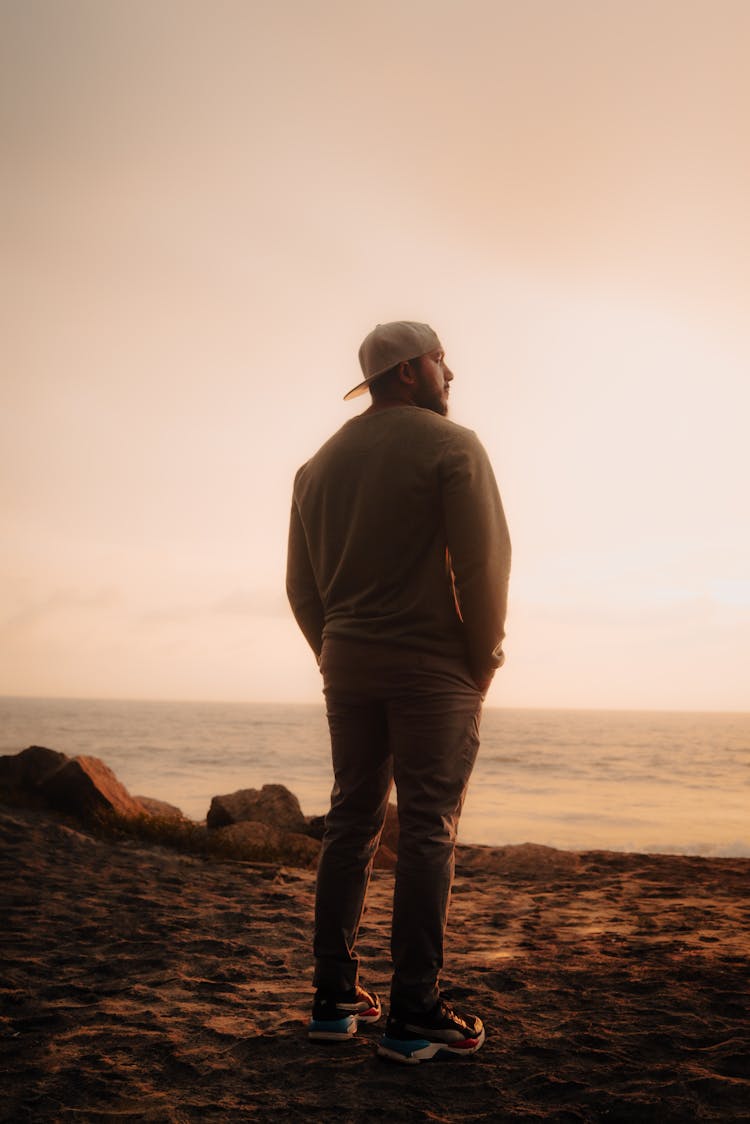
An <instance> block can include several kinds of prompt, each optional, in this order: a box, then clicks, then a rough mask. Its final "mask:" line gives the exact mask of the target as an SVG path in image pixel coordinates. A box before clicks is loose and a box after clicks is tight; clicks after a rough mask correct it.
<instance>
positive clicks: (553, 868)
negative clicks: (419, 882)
mask: <svg viewBox="0 0 750 1124" xmlns="http://www.w3.org/2000/svg"><path fill="white" fill-rule="evenodd" d="M457 858H458V865H459V867H460V870H461V873H462V874H468V875H471V874H494V875H497V874H500V875H502V876H503V877H504V878H506V879H507V878H519V879H523V880H532V881H533V880H539V881H549V880H550V879H551V878H557V877H559V876H560V875H566V874H574V873H575V872H576V871H577V870H579V868H580V865H581V859H580V856H579V855H578V854H576V853H575V852H573V851H559V850H557V848H555V847H544V846H542V845H541V844H538V843H518V844H509V845H508V846H505V847H484V846H481V845H472V846H461V847H459V848H458V852H457Z"/></svg>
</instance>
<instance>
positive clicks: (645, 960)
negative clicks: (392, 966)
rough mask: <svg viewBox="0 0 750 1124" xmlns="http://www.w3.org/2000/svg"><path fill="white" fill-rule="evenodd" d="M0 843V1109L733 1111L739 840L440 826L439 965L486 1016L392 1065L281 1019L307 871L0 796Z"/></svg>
mask: <svg viewBox="0 0 750 1124" xmlns="http://www.w3.org/2000/svg"><path fill="white" fill-rule="evenodd" d="M0 855H1V858H2V871H1V873H2V890H1V894H2V904H3V914H2V916H3V922H2V951H3V964H4V968H3V972H2V980H1V991H2V1018H1V1021H0V1034H1V1038H0V1046H1V1055H0V1057H1V1060H0V1070H1V1071H2V1073H3V1077H2V1082H1V1083H0V1118H1V1119H2V1120H8V1121H14V1122H16V1121H77V1122H86V1121H99V1120H102V1121H103V1120H110V1119H116V1120H119V1121H129V1120H132V1121H136V1120H144V1121H174V1122H178V1121H197V1120H200V1121H204V1120H206V1121H235V1120H237V1121H240V1120H261V1121H264V1120H268V1121H271V1120H273V1121H277V1122H278V1121H282V1122H283V1121H296V1120H301V1121H302V1120H310V1121H313V1120H314V1121H319V1122H320V1121H324V1122H327V1121H336V1122H348V1121H355V1120H357V1121H360V1120H371V1119H372V1120H381V1119H383V1120H385V1119H387V1120H395V1121H412V1120H413V1121H500V1122H503V1121H507V1122H521V1121H523V1122H529V1121H559V1122H563V1121H565V1122H573V1121H607V1122H609V1124H613V1122H623V1124H632V1122H636V1124H637V1122H640V1121H654V1122H658V1124H671V1122H674V1124H691V1122H692V1121H701V1120H714V1121H721V1122H726V1121H750V1018H749V1014H750V967H749V965H750V957H749V956H748V953H749V952H750V936H748V930H749V929H750V898H749V893H748V892H749V890H750V860H747V859H700V858H689V857H680V856H643V855H630V854H613V853H605V852H591V853H585V854H572V853H568V852H560V851H552V850H549V849H546V848H537V847H533V846H524V847H510V848H500V849H492V848H462V849H461V850H460V857H459V863H458V873H457V878H456V884H455V892H454V898H453V906H452V911H451V924H450V930H449V939H448V955H447V963H446V969H445V973H444V978H443V985H444V990H445V992H446V993H447V994H448V996H449V997H450V998H452V999H453V1000H454V1001H455V1003H456V1005H463V1006H465V1008H466V1009H467V1010H470V1011H474V1012H477V1013H479V1014H481V1015H482V1016H483V1018H484V1019H485V1022H486V1025H487V1041H486V1044H485V1046H484V1048H483V1049H482V1050H481V1051H480V1052H479V1053H478V1054H476V1055H475V1056H474V1057H472V1058H468V1059H463V1060H461V1061H458V1062H430V1063H426V1064H423V1065H420V1066H414V1067H406V1066H398V1065H394V1064H392V1063H390V1064H389V1063H388V1062H384V1061H382V1060H378V1059H377V1058H376V1056H375V1045H376V1043H377V1041H378V1036H379V1028H378V1027H377V1026H376V1027H368V1028H366V1029H365V1028H363V1029H362V1031H361V1032H360V1034H359V1035H358V1037H357V1038H356V1039H354V1040H352V1041H351V1042H350V1043H346V1044H345V1045H335V1046H330V1045H329V1046H325V1045H320V1044H313V1043H310V1042H308V1041H307V1039H306V1037H305V1023H306V1020H307V1016H308V1011H309V1004H310V999H311V989H310V984H309V980H310V953H309V942H310V930H311V921H312V901H313V889H314V874H313V873H311V872H310V871H305V870H295V869H292V868H278V867H274V866H268V865H262V864H252V863H241V862H226V861H216V860H209V859H203V858H196V857H191V856H186V855H181V854H178V853H176V852H171V851H168V850H166V849H161V848H158V847H144V846H142V845H141V844H137V843H135V842H132V841H131V842H127V841H125V842H113V841H111V840H110V841H108V840H104V839H101V838H94V837H92V836H90V835H88V834H86V833H85V832H83V831H76V830H73V829H71V828H70V827H66V826H64V825H63V824H61V823H59V822H56V821H55V820H54V819H52V818H49V817H47V816H46V815H45V814H42V813H30V812H21V811H15V810H7V809H0ZM392 890H393V876H392V875H391V874H388V873H386V872H379V873H377V874H376V876H375V878H374V880H373V885H372V890H371V894H370V897H369V904H368V910H367V914H366V918H365V922H364V925H363V929H362V934H361V941H360V952H361V954H362V957H363V965H364V966H363V980H364V981H365V982H366V983H368V984H370V985H371V986H373V987H375V988H376V989H378V990H380V991H381V993H382V992H384V991H387V981H388V956H387V950H388V928H389V911H390V901H391V896H392Z"/></svg>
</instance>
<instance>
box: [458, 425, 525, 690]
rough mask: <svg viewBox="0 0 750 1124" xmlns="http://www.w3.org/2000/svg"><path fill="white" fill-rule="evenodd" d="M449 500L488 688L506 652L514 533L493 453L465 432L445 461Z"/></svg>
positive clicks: (475, 646) (474, 640) (469, 629)
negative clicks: (511, 542)
mask: <svg viewBox="0 0 750 1124" xmlns="http://www.w3.org/2000/svg"><path fill="white" fill-rule="evenodd" d="M443 504H444V512H445V527H446V535H447V540H448V550H449V551H450V555H451V562H452V566H453V573H454V577H455V584H456V591H457V593H458V601H459V607H460V611H461V617H462V619H463V622H464V628H465V630H466V644H467V651H468V657H469V667H470V669H471V673H472V675H473V677H474V680H475V681H476V683H477V686H479V687H480V689H481V690H482V691H483V692H484V691H486V690H487V688H488V687H489V685H490V683H491V681H492V676H493V675H494V673H495V671H496V670H497V668H498V667H501V666H502V664H503V662H504V660H505V655H504V653H503V649H502V643H503V638H504V636H505V616H506V612H507V606H508V579H509V577H510V556H511V549H510V535H509V533H508V525H507V523H506V521H505V513H504V512H503V505H502V501H501V499H500V493H499V491H498V487H497V483H496V481H495V475H494V473H493V471H492V466H491V464H490V462H489V458H488V456H487V454H486V452H485V450H484V448H483V446H482V444H481V443H480V441H479V439H478V438H477V437H476V435H475V434H473V433H467V432H466V431H464V432H463V434H462V437H461V440H456V441H455V442H454V444H453V447H452V449H451V451H450V454H449V456H448V457H447V458H446V462H445V476H444V481H443Z"/></svg>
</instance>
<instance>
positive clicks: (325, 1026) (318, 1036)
mask: <svg viewBox="0 0 750 1124" xmlns="http://www.w3.org/2000/svg"><path fill="white" fill-rule="evenodd" d="M381 1014H382V1011H381V1010H380V1008H379V1007H371V1008H370V1010H369V1011H363V1012H362V1014H357V1015H347V1016H346V1017H345V1018H343V1019H331V1020H328V1019H326V1020H323V1019H318V1020H316V1019H313V1020H312V1022H311V1023H310V1024H309V1026H308V1028H307V1037H308V1038H309V1039H311V1040H312V1041H313V1042H348V1040H349V1039H350V1038H352V1037H353V1036H354V1035H355V1034H356V1033H357V1027H358V1024H359V1023H376V1022H377V1021H378V1019H379V1018H380V1016H381Z"/></svg>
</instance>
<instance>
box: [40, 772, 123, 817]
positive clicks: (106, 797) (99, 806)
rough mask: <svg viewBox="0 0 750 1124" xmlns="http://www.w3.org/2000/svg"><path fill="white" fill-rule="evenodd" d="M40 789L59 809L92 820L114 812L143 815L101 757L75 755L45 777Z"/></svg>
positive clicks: (48, 800)
mask: <svg viewBox="0 0 750 1124" xmlns="http://www.w3.org/2000/svg"><path fill="white" fill-rule="evenodd" d="M38 788H39V791H40V792H41V793H42V795H43V796H44V798H45V800H46V801H47V803H48V804H49V805H50V806H51V807H52V808H55V809H56V810H57V811H58V812H65V813H67V814H69V815H73V816H77V817H78V818H79V819H82V820H91V819H96V818H98V817H101V816H102V815H108V814H111V813H115V814H116V815H120V816H126V817H135V816H142V815H143V812H144V809H143V805H142V804H140V803H139V802H138V801H137V800H135V799H134V798H133V797H132V796H131V795H130V793H129V792H128V790H127V789H126V788H125V786H124V785H123V784H121V783H120V781H118V779H117V777H116V776H115V774H114V773H113V772H112V770H111V769H110V768H108V767H107V766H106V765H105V764H104V762H103V761H100V760H99V758H98V757H72V758H69V759H67V760H66V761H65V762H64V763H63V764H62V765H61V766H60V767H59V768H57V769H55V771H54V772H52V773H49V774H48V775H47V776H46V777H44V778H43V779H42V781H41V782H40V784H39V786H38Z"/></svg>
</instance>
